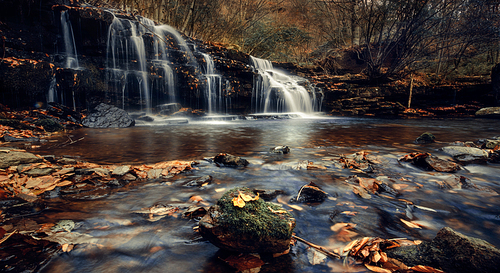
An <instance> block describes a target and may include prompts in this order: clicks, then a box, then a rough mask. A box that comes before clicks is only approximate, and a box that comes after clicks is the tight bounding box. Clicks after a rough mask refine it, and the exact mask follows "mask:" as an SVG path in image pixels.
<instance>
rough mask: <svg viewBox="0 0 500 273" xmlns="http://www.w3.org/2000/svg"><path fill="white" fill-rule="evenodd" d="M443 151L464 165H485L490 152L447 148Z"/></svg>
mask: <svg viewBox="0 0 500 273" xmlns="http://www.w3.org/2000/svg"><path fill="white" fill-rule="evenodd" d="M442 150H443V152H445V153H447V154H449V155H451V156H453V158H454V159H455V160H457V161H459V162H460V163H463V164H473V163H485V162H486V161H487V160H488V152H486V151H484V150H481V149H479V148H473V147H462V146H447V147H444V148H442Z"/></svg>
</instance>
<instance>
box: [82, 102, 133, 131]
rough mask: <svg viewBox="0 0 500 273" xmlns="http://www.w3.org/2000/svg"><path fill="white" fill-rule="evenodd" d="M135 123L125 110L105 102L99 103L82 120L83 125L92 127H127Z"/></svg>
mask: <svg viewBox="0 0 500 273" xmlns="http://www.w3.org/2000/svg"><path fill="white" fill-rule="evenodd" d="M134 124H135V121H134V120H133V119H132V118H131V117H130V116H129V115H128V113H127V112H126V111H125V110H123V109H120V108H117V107H114V106H111V105H107V104H104V103H101V104H99V105H97V106H96V107H95V108H94V111H93V113H91V114H90V115H88V116H87V117H85V118H84V119H83V121H82V125H83V126H85V127H90V128H110V127H111V128H125V127H130V126H133V125H134Z"/></svg>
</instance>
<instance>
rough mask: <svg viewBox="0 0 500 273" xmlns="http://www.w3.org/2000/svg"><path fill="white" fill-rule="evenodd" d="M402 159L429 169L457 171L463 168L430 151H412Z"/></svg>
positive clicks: (401, 159)
mask: <svg viewBox="0 0 500 273" xmlns="http://www.w3.org/2000/svg"><path fill="white" fill-rule="evenodd" d="M399 160H400V161H410V162H412V163H413V164H414V165H416V166H419V167H421V168H424V169H427V170H435V171H438V172H456V171H458V170H460V169H461V167H460V165H458V164H456V163H454V162H450V161H447V160H443V159H440V158H438V157H436V156H433V155H431V154H429V153H411V154H408V155H405V156H403V157H402V158H400V159H399Z"/></svg>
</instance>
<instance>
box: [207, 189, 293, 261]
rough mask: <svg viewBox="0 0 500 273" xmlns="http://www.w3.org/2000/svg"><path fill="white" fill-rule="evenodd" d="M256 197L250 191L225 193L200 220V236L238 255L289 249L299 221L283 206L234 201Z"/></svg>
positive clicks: (259, 200) (259, 202)
mask: <svg viewBox="0 0 500 273" xmlns="http://www.w3.org/2000/svg"><path fill="white" fill-rule="evenodd" d="M240 193H242V194H246V195H249V196H251V197H253V198H255V197H256V195H255V194H254V193H253V192H252V191H251V190H250V189H248V188H235V189H232V190H230V191H227V192H226V193H224V195H223V196H222V197H221V198H220V199H219V200H218V201H217V204H216V205H214V206H212V207H211V208H210V210H209V211H208V213H207V215H206V216H205V217H204V218H203V219H202V220H201V221H200V233H201V234H202V235H203V236H204V237H205V238H207V239H208V240H209V241H210V242H212V243H213V244H214V245H216V246H218V247H220V248H222V249H226V250H230V251H238V252H260V253H263V252H271V253H278V252H283V251H285V250H287V249H288V247H289V244H290V239H291V237H292V231H293V228H294V227H295V219H294V218H293V217H292V215H291V214H290V213H288V211H286V210H284V209H283V208H282V207H281V206H279V205H277V204H273V203H269V202H265V201H264V200H262V199H261V198H258V199H257V200H252V201H248V202H245V205H244V206H243V207H238V206H235V204H234V203H233V198H238V196H239V195H240Z"/></svg>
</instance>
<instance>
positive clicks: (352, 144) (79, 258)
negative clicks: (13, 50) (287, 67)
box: [32, 117, 500, 272]
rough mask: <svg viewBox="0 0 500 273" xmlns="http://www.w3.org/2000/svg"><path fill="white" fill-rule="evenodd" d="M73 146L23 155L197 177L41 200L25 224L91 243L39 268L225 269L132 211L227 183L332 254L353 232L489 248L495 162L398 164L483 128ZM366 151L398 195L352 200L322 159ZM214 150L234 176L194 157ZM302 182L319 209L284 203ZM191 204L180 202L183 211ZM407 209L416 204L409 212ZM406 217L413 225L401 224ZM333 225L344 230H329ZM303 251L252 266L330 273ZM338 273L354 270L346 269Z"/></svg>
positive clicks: (309, 127) (488, 130) (325, 129)
mask: <svg viewBox="0 0 500 273" xmlns="http://www.w3.org/2000/svg"><path fill="white" fill-rule="evenodd" d="M426 131H429V132H431V133H433V134H434V135H435V136H436V138H437V140H438V142H436V143H433V144H427V145H417V144H414V140H415V139H416V138H417V137H418V136H419V135H420V134H421V133H423V132H426ZM70 135H71V137H72V138H73V139H79V138H81V137H84V139H83V140H82V141H79V142H77V143H75V144H73V145H69V146H66V147H59V145H58V143H62V142H64V141H66V140H67V136H66V135H59V136H56V137H55V138H54V139H52V140H51V142H49V143H47V144H46V145H43V146H42V147H40V148H38V149H36V150H33V151H32V152H34V153H40V154H56V155H71V156H76V157H79V158H80V159H82V160H88V161H90V162H96V163H101V164H142V163H155V162H160V161H165V160H176V159H179V160H196V161H198V162H199V164H198V165H197V170H194V171H190V172H187V173H184V174H181V175H178V176H175V177H173V178H168V179H162V180H152V181H145V182H142V183H138V184H134V185H131V186H129V187H126V188H122V189H117V190H115V191H114V192H112V193H110V194H107V195H104V196H102V197H100V198H90V199H81V200H67V199H64V198H55V199H52V200H49V204H50V205H49V208H48V209H47V210H45V211H43V213H41V214H39V215H38V216H35V217H34V218H35V219H36V221H37V222H39V223H43V222H54V221H57V220H63V219H71V220H73V221H75V222H77V223H78V227H77V229H76V230H75V231H77V232H80V233H84V234H88V235H91V236H93V238H94V239H96V241H95V242H94V243H92V244H82V245H78V246H77V247H76V248H75V249H74V250H72V251H71V252H69V253H62V254H60V255H58V256H57V257H55V258H54V259H53V260H52V261H51V262H50V263H49V264H48V265H47V266H46V267H45V268H44V270H43V272H234V269H232V268H231V267H229V266H227V265H226V264H225V263H224V262H223V261H221V260H220V259H218V256H219V255H220V252H218V249H217V248H216V247H215V246H213V245H211V244H210V243H208V242H206V241H204V240H202V239H201V238H200V237H199V236H198V235H197V233H196V232H194V231H193V227H195V226H196V221H194V220H189V219H184V218H181V217H172V216H169V217H165V218H163V219H161V220H159V221H156V222H150V221H148V220H147V217H145V216H144V215H141V214H137V213H134V212H133V211H136V210H140V209H141V208H147V207H151V206H152V205H154V204H158V203H160V204H172V205H186V204H189V203H190V201H189V199H190V197H191V196H194V195H197V196H200V197H201V198H203V200H204V201H205V202H207V203H208V204H214V203H215V202H216V200H217V199H218V198H219V197H220V196H221V195H222V193H223V190H225V189H231V188H233V187H236V186H246V187H250V188H259V189H278V190H283V191H284V192H285V194H284V195H281V196H279V197H278V198H277V199H274V200H273V202H276V203H281V204H283V206H284V207H285V208H286V209H288V210H290V212H291V213H292V214H293V215H294V216H295V218H296V219H297V226H296V228H295V232H296V234H297V236H299V237H302V238H304V239H307V240H309V241H311V242H314V243H316V244H319V245H322V246H324V247H326V248H328V249H335V248H339V247H343V246H344V245H346V244H347V243H348V242H349V241H350V240H352V239H355V238H358V237H362V236H380V237H384V238H395V237H405V238H410V239H423V240H429V239H432V238H433V237H434V236H435V234H436V232H437V231H438V230H439V229H440V228H442V227H444V226H450V227H452V228H454V229H455V230H457V231H459V232H462V233H464V234H467V235H471V236H475V237H478V238H481V239H484V240H487V241H489V242H490V243H492V244H494V245H496V246H497V247H498V246H500V239H499V238H500V229H499V228H498V227H499V224H500V210H498V206H499V205H500V200H499V198H498V194H497V193H498V192H500V166H499V164H487V165H467V166H465V167H464V170H462V171H459V172H458V173H456V174H448V173H438V172H430V171H425V170H421V169H419V168H417V167H415V166H413V165H411V164H409V163H404V162H398V160H397V159H398V158H399V157H401V156H403V155H405V154H407V153H410V152H415V151H421V152H430V153H432V154H434V155H437V156H439V157H441V158H444V159H446V158H449V157H448V156H447V155H445V154H443V153H442V152H440V151H439V148H440V147H443V146H446V145H448V144H449V143H451V142H455V141H473V140H477V139H478V138H486V137H493V136H500V129H498V126H496V124H495V123H494V122H491V120H481V119H453V120H390V119H363V118H328V117H317V118H309V119H286V120H237V121H227V122H220V121H219V122H217V123H210V122H190V123H189V124H185V125H176V126H155V127H133V128H127V129H93V130H91V129H80V130H76V131H73V132H70ZM277 145H288V146H289V147H291V153H290V154H288V155H281V156H277V155H273V154H270V153H269V149H270V148H272V147H274V146H277ZM358 151H366V152H368V153H369V154H370V155H371V156H374V157H375V158H377V164H376V167H375V173H374V174H372V175H375V176H378V177H379V178H380V179H385V178H383V177H387V178H390V179H393V180H394V185H396V186H394V187H396V188H397V189H398V191H399V192H400V195H398V196H397V198H390V197H389V196H386V195H384V194H380V195H373V196H372V197H371V198H370V199H364V198H361V197H359V196H357V195H356V194H354V193H353V191H352V187H351V185H350V184H349V182H346V180H347V179H348V178H349V177H350V176H353V175H358V176H361V177H363V176H366V174H363V173H362V172H360V171H358V170H355V169H342V168H339V167H337V166H335V165H333V164H331V161H328V159H329V158H331V157H334V156H336V155H339V154H351V153H354V152H358ZM219 152H228V153H232V154H235V155H238V156H242V157H244V158H246V159H248V160H249V161H250V163H251V164H250V165H249V166H248V167H246V168H243V169H233V168H221V167H216V166H215V165H213V164H211V163H209V162H208V161H205V160H203V158H205V157H213V156H214V155H215V154H217V153H219ZM303 160H307V161H311V162H315V163H318V164H325V166H327V169H326V170H304V169H296V168H294V166H297V164H298V162H300V161H303ZM207 174H208V175H211V176H212V177H213V178H214V182H213V183H212V184H211V185H208V186H205V187H203V188H187V187H184V186H182V183H183V182H186V181H188V180H191V179H194V178H198V177H201V176H203V175H207ZM456 176H465V177H467V178H469V179H470V180H471V182H472V183H474V184H476V185H478V186H480V187H484V188H488V189H489V190H490V191H484V190H477V189H446V188H441V187H440V186H439V184H438V183H437V182H439V181H445V180H448V179H453V178H454V177H456ZM311 181H312V182H314V183H316V184H317V185H319V186H320V187H321V188H322V189H323V190H325V191H326V192H328V193H329V198H328V199H327V200H326V201H325V202H323V203H321V204H295V205H298V206H299V207H300V209H296V208H293V207H290V206H288V205H289V204H290V203H289V200H290V199H291V198H292V197H293V196H294V195H296V194H297V192H298V190H299V189H300V187H301V186H302V185H304V184H307V183H309V182H311ZM191 204H192V203H191ZM409 204H413V205H416V206H409ZM408 215H410V216H411V217H412V220H413V221H416V222H418V223H420V224H421V225H422V226H423V227H424V228H422V229H415V228H410V227H408V226H406V225H404V224H403V223H402V222H401V221H400V219H407V218H406V217H408ZM338 223H351V224H352V225H351V228H348V229H341V230H336V229H333V230H332V227H334V226H335V224H338ZM310 251H311V250H309V249H308V248H307V247H306V246H304V245H303V244H300V243H297V245H295V246H294V247H292V251H291V253H290V254H289V255H285V256H283V257H281V258H278V259H276V260H273V261H272V262H270V263H268V264H266V265H264V266H263V267H262V270H261V272H339V271H345V270H348V269H345V268H343V267H342V261H336V260H331V259H326V260H324V261H320V262H318V263H317V264H313V263H312V262H311V261H312V260H311V259H310V257H311V256H310V255H311V252H310ZM349 270H350V272H365V269H363V268H362V267H353V268H351V269H349Z"/></svg>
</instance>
